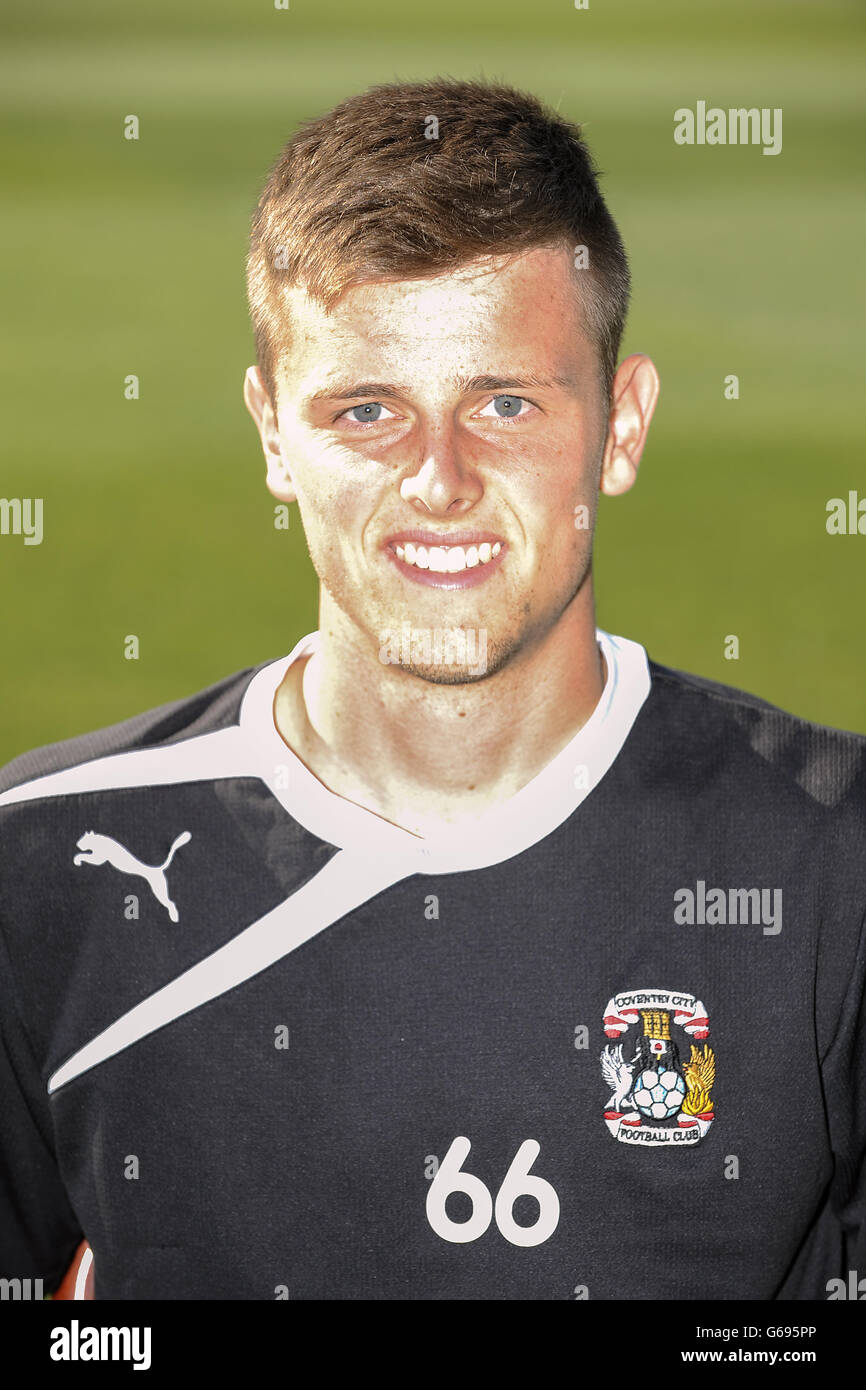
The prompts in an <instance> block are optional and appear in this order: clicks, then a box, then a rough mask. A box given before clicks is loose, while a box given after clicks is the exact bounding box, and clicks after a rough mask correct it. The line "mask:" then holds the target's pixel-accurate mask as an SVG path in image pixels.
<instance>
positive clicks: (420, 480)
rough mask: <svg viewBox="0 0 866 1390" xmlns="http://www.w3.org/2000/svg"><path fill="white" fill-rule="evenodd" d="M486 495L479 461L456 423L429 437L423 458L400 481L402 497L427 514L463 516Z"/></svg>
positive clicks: (423, 450) (426, 438)
mask: <svg viewBox="0 0 866 1390" xmlns="http://www.w3.org/2000/svg"><path fill="white" fill-rule="evenodd" d="M483 494H484V487H483V484H482V482H481V478H480V477H479V474H478V469H477V467H476V466H475V464H473V463H472V461H471V460H470V459H469V458H468V457H467V454H466V444H465V442H463V441H460V440H459V439H458V438H457V431H456V430H455V428H454V426H453V425H450V426H447V427H443V428H441V429H439V430H436V431H430V432H428V434H427V435H426V436H425V439H424V442H423V446H422V449H421V458H420V461H419V463H418V464H417V466H413V467H410V468H409V469H408V470H407V472H406V475H405V477H404V478H403V480H402V482H401V484H400V496H401V497H402V498H403V500H404V502H411V504H412V506H413V507H414V508H415V509H416V511H418V512H420V513H423V514H424V515H430V514H433V515H438V516H445V515H448V516H462V515H463V513H464V512H467V511H469V509H470V508H471V507H474V505H475V503H476V502H477V501H478V500H479V498H481V497H482V496H483Z"/></svg>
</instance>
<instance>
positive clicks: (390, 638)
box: [378, 623, 516, 685]
mask: <svg viewBox="0 0 866 1390" xmlns="http://www.w3.org/2000/svg"><path fill="white" fill-rule="evenodd" d="M378 642H379V647H378V655H379V660H380V661H381V662H382V664H383V665H385V666H393V667H397V668H399V669H400V670H401V671H405V672H406V674H407V675H410V676H415V677H416V678H417V679H418V680H422V681H426V682H427V683H428V684H430V685H469V684H472V683H473V682H475V681H480V680H485V679H486V678H487V677H488V676H492V675H494V674H495V672H496V671H498V670H501V668H502V667H503V666H504V665H505V663H506V662H507V661H508V659H509V657H510V656H511V655H512V652H513V651H514V650H515V646H516V644H515V643H512V642H508V641H503V640H502V639H501V638H500V639H498V640H494V639H492V638H491V636H490V633H489V632H488V629H487V628H471V627H450V628H416V627H412V626H410V624H408V623H403V624H402V625H401V626H400V627H399V628H396V629H384V630H383V631H381V632H380V633H379V634H378Z"/></svg>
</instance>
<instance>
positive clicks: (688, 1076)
mask: <svg viewBox="0 0 866 1390" xmlns="http://www.w3.org/2000/svg"><path fill="white" fill-rule="evenodd" d="M636 1023H639V1024H640V1025H641V1026H640V1027H639V1028H638V1029H637V1030H636V1031H635V1033H632V1035H631V1038H627V1034H628V1031H629V1029H630V1028H631V1027H632V1026H633V1025H634V1024H636ZM678 1028H679V1029H681V1030H682V1034H681V1036H682V1042H683V1046H684V1047H685V1046H686V1045H687V1044H688V1045H690V1047H691V1051H690V1053H689V1055H688V1057H687V1059H686V1060H685V1061H683V1060H681V1056H680V1048H679V1046H678V1044H677V1035H676V1030H677V1029H678ZM604 1031H605V1034H606V1035H607V1037H609V1038H613V1039H621V1041H619V1042H617V1043H616V1045H615V1046H611V1044H610V1043H609V1044H608V1045H607V1047H606V1048H605V1049H604V1051H603V1052H602V1054H601V1070H602V1075H603V1076H604V1080H605V1083H606V1084H607V1086H608V1087H609V1088H610V1090H611V1095H610V1098H609V1100H608V1102H607V1105H606V1106H605V1110H604V1120H605V1124H606V1125H607V1127H608V1129H609V1130H610V1132H611V1134H612V1135H613V1137H614V1138H615V1139H618V1140H619V1142H620V1143H621V1144H646V1145H653V1144H699V1143H700V1141H701V1140H702V1139H703V1138H704V1136H705V1135H706V1133H707V1131H708V1130H709V1128H710V1125H711V1124H712V1122H713V1114H714V1111H713V1101H712V1099H711V1095H710V1093H711V1091H712V1089H713V1083H714V1082H715V1079H716V1059H715V1055H714V1053H713V1050H712V1048H711V1047H710V1045H709V1043H707V1042H706V1041H705V1039H706V1038H707V1037H708V1036H709V1031H710V1020H709V1018H708V1017H707V1011H706V1009H705V1008H704V1006H703V1004H702V1003H701V1001H700V999H696V998H695V996H694V995H693V994H678V993H675V992H674V991H673V990H667V989H635V990H626V991H625V992H624V993H622V994H615V995H614V996H613V998H612V999H611V1000H610V1001H609V1002H608V1005H607V1008H606V1009H605V1011H604ZM693 1038H694V1039H697V1040H698V1042H700V1043H703V1046H702V1047H698V1046H696V1044H695V1042H692V1041H691V1040H692V1039H693ZM631 1044H634V1045H635V1052H634V1055H633V1056H632V1057H630V1058H628V1059H627V1058H626V1056H625V1053H626V1051H627V1050H628V1051H629V1052H630V1051H631Z"/></svg>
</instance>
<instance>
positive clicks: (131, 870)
mask: <svg viewBox="0 0 866 1390" xmlns="http://www.w3.org/2000/svg"><path fill="white" fill-rule="evenodd" d="M191 839H192V836H191V835H190V833H189V831H188V830H184V831H183V832H182V833H181V834H180V835H178V837H177V839H176V840H175V841H174V843H173V844H172V847H171V849H170V850H169V852H168V856H167V857H166V858H165V859H164V860H163V861H162V863H161V864H142V862H141V860H140V859H136V857H135V855H134V854H130V852H129V850H128V849H124V847H123V845H122V844H120V843H119V841H118V840H112V839H111V837H110V836H109V835H97V833H96V831H95V830H88V831H86V832H85V834H83V835H82V837H81V839H80V840H79V841H78V842H77V845H76V848H77V849H80V850H81V851H82V853H81V854H76V856H75V858H74V859H73V861H72V862H73V864H112V865H113V866H114V868H115V869H119V870H120V872H121V873H122V874H138V876H139V877H140V878H144V879H146V880H147V882H148V883H149V884H150V889H151V892H152V893H153V896H154V897H155V898H156V901H157V902H158V903H161V904H162V906H163V907H164V908H167V909H168V915H169V917H170V918H171V920H172V921H173V922H176V921H177V920H178V912H177V908H176V907H175V905H174V903H173V902H172V900H171V898H170V897H169V896H168V884H167V883H166V881H165V871H166V869H167V868H168V866H169V864H170V863H171V861H172V859H173V858H174V856H175V851H176V850H179V849H180V847H181V845H185V844H188V843H189V841H190V840H191Z"/></svg>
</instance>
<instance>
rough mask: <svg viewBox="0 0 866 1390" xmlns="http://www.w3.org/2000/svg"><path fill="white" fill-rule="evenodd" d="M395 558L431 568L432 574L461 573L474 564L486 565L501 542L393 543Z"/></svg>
mask: <svg viewBox="0 0 866 1390" xmlns="http://www.w3.org/2000/svg"><path fill="white" fill-rule="evenodd" d="M394 550H395V552H396V555H397V558H398V559H399V560H402V561H403V563H404V564H406V565H415V566H416V567H417V568H418V569H421V570H426V569H429V570H432V571H433V573H434V574H462V572H463V570H471V569H475V567H476V565H487V564H489V563H490V561H491V560H493V559H495V558H496V556H497V555H498V554H499V553H500V551H501V550H502V542H501V541H496V543H495V544H494V545H490V544H489V543H488V542H487V541H484V542H483V544H481V545H470V546H463V545H447V546H446V545H431V546H426V545H414V544H413V543H412V541H407V542H406V544H405V545H395V546H394Z"/></svg>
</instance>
